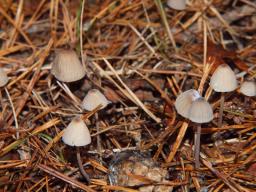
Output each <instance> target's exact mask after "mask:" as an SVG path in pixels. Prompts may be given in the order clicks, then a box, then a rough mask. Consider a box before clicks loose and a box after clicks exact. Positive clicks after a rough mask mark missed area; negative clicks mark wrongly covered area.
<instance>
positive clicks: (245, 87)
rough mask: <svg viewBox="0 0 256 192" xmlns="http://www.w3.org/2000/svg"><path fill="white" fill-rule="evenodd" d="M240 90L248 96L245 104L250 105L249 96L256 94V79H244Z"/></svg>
mask: <svg viewBox="0 0 256 192" xmlns="http://www.w3.org/2000/svg"><path fill="white" fill-rule="evenodd" d="M240 92H241V93H242V94H244V95H245V96H246V97H245V98H244V105H245V106H248V102H249V97H254V96H256V83H255V82H254V81H244V82H243V83H242V84H241V87H240Z"/></svg>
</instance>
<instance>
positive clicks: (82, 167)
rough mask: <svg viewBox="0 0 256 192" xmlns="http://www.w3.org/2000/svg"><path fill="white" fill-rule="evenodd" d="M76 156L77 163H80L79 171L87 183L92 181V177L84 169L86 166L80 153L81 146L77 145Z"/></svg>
mask: <svg viewBox="0 0 256 192" xmlns="http://www.w3.org/2000/svg"><path fill="white" fill-rule="evenodd" d="M76 158H77V163H78V167H79V171H80V173H81V174H82V176H83V177H84V178H85V180H86V181H87V183H90V178H89V175H88V174H87V173H86V172H85V170H84V166H83V163H82V160H81V155H80V149H79V147H76Z"/></svg>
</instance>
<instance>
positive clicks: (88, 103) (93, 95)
mask: <svg viewBox="0 0 256 192" xmlns="http://www.w3.org/2000/svg"><path fill="white" fill-rule="evenodd" d="M109 103H110V101H109V100H107V98H106V97H105V95H103V94H102V93H101V92H100V91H99V90H98V89H91V90H90V91H88V93H87V95H86V96H85V97H84V99H83V101H82V104H81V107H82V109H84V110H87V111H93V110H94V109H95V108H96V107H98V106H99V105H101V109H103V108H105V107H106V106H107V105H108V104H109Z"/></svg>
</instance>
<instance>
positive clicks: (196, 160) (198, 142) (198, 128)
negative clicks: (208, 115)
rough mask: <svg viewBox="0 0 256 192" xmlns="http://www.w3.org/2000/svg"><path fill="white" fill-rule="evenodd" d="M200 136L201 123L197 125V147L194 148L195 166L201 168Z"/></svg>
mask: <svg viewBox="0 0 256 192" xmlns="http://www.w3.org/2000/svg"><path fill="white" fill-rule="evenodd" d="M200 137H201V124H198V125H197V128H196V132H195V141H194V142H195V146H194V147H195V149H194V152H195V153H194V156H195V168H196V169H199V168H200V161H199V157H200Z"/></svg>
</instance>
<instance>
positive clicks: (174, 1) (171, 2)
mask: <svg viewBox="0 0 256 192" xmlns="http://www.w3.org/2000/svg"><path fill="white" fill-rule="evenodd" d="M167 5H168V6H169V7H170V8H172V9H176V10H184V9H185V8H186V0H167Z"/></svg>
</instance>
